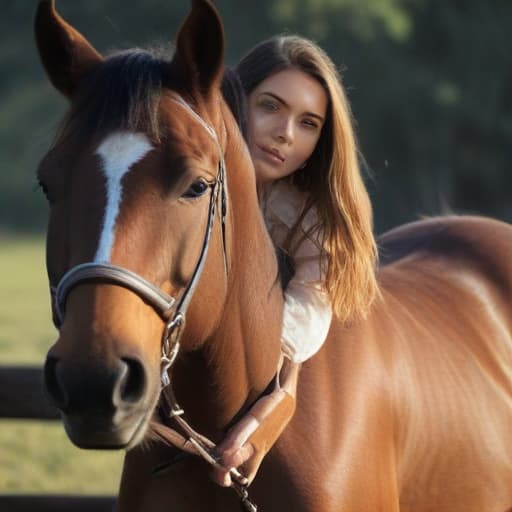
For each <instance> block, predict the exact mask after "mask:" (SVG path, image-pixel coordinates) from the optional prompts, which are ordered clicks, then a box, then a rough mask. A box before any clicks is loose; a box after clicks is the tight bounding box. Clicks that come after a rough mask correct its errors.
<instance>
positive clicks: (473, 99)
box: [0, 0, 512, 492]
mask: <svg viewBox="0 0 512 512" xmlns="http://www.w3.org/2000/svg"><path fill="white" fill-rule="evenodd" d="M215 3H216V5H217V7H218V9H219V11H220V12H221V15H222V17H223V19H224V23H225V31H226V36H227V62H228V64H234V63H235V62H236V61H237V60H238V59H239V58H240V57H241V56H242V55H243V54H244V53H245V52H246V51H247V50H248V49H249V48H251V47H252V46H253V45H254V44H255V43H257V42H259V41H260V40H262V39H263V38H266V37H268V36H271V35H274V34H276V33H281V32H287V33H299V34H301V35H304V36H307V37H310V38H312V39H314V40H316V41H317V42H318V43H319V44H320V45H321V46H323V47H324V48H325V49H326V50H327V52H328V53H329V54H330V56H331V57H332V58H333V60H334V61H335V63H336V64H337V65H338V67H339V69H340V71H341V73H342V76H343V81H344V84H345V87H346V88H347V90H348V93H349V98H350V101H351V104H352V107H353V112H354V117H355V120H356V123H357V132H358V136H359V141H360V147H361V151H362V154H363V155H364V158H365V161H366V167H367V173H366V174H367V184H368V188H369V191H370V194H371V197H372V201H373V205H374V209H375V226H376V232H377V233H381V232H382V231H384V230H386V229H388V228H390V227H393V226H395V225H397V224H399V223H403V222H407V221H411V220H414V219H417V218H418V217H420V216H422V215H432V214H440V213H449V212H456V213H480V214H485V215H491V216H494V217H498V218H501V219H504V220H508V221H512V201H511V199H510V193H511V190H512V175H511V174H510V173H509V172H508V168H509V164H510V162H511V161H512V145H511V141H512V57H511V55H512V29H511V27H512V2H511V1H510V0H485V1H482V0H448V1H447V0H217V1H216V2H215ZM36 4H37V1H36V0H23V1H20V0H2V16H1V17H0V34H1V36H0V37H1V44H0V66H1V72H0V282H1V283H2V284H1V285H0V304H1V307H0V364H15V363H19V362H22V363H32V364H41V362H42V361H43V357H44V354H45V352H46V350H47V348H48V346H49V345H50V343H51V341H52V339H53V338H54V336H55V333H54V331H53V328H52V326H51V324H50V315H49V300H48V296H47V290H46V277H45V270H44V242H43V236H44V229H45V223H46V205H45V201H44V199H43V197H42V194H41V193H40V192H39V191H38V189H37V187H36V180H35V169H36V166H37V163H38V161H39V159H40V158H41V156H42V155H43V154H44V152H45V150H46V148H47V147H48V145H49V143H50V141H51V138H52V135H53V133H54V130H55V128H56V126H57V124H58V122H59V119H60V118H61V116H62V114H63V112H64V110H65V107H66V104H65V101H64V100H63V99H61V98H60V97H59V96H58V94H57V93H56V92H55V91H54V90H52V88H51V86H50V85H49V83H48V81H47V79H46V77H45V75H44V73H43V70H42V67H41V65H40V63H39V60H38V57H37V52H36V49H35V47H34V42H33V35H32V19H33V14H34V10H35V7H36ZM57 5H58V8H59V11H60V12H61V14H62V15H63V16H64V17H65V18H67V19H68V20H69V21H70V22H71V23H72V24H73V25H74V26H75V27H76V28H78V30H80V31H81V32H82V33H83V34H84V35H86V37H87V38H88V39H89V40H90V41H91V42H92V43H93V44H94V45H95V46H96V48H98V49H99V50H101V51H102V52H108V51H110V50H112V49H117V48H126V47H132V46H147V45H153V44H161V43H165V44H167V43H169V42H170V41H172V40H173V37H174V34H175V33H176V29H177V27H178V26H179V24H180V22H181V21H182V20H183V17H184V16H185V14H186V13H187V11H188V8H189V2H188V1H186V0H133V1H132V2H129V3H128V2H126V1H125V0H88V1H87V2H76V1H75V2H73V1H70V0H60V1H57ZM20 436H21V437H20ZM73 450H75V449H73V448H71V446H70V445H69V442H68V441H67V439H66V438H65V436H64V435H63V433H62V427H60V425H54V426H49V427H47V426H40V425H32V424H27V423H21V422H8V421H5V420H4V421H3V422H1V423H0V491H5V490H11V491H18V490H24V489H25V490H26V489H29V488H30V489H31V490H44V491H48V490H50V491H55V490H69V489H72V490H86V491H88V492H115V488H116V485H117V481H118V476H119V464H120V457H119V456H118V455H105V454H101V455H99V454H90V453H89V454H84V455H82V454H81V455H80V457H89V458H88V459H87V461H88V462H80V463H78V464H77V458H76V457H78V455H77V454H76V452H77V451H76V450H75V451H73ZM101 457H104V458H101ZM80 460H81V461H85V460H86V459H80ZM25 462H26V466H27V467H32V468H33V472H29V470H28V469H27V467H24V464H25ZM80 468H85V469H83V470H82V469H80ZM30 471H32V470H30ZM77 471H78V472H77ZM80 471H82V472H80ZM20 475H21V476H20ZM48 475H52V478H49V476H48Z"/></svg>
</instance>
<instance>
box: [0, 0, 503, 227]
mask: <svg viewBox="0 0 512 512" xmlns="http://www.w3.org/2000/svg"><path fill="white" fill-rule="evenodd" d="M57 3H58V7H59V9H60V11H61V12H62V14H63V15H64V16H65V17H66V18H67V19H69V20H70V21H71V22H72V23H73V24H74V25H75V26H76V27H77V28H78V29H79V30H80V31H82V32H83V33H84V34H85V35H86V36H87V37H88V38H89V39H90V40H91V41H92V42H93V43H94V45H95V46H96V47H97V48H99V49H100V50H101V51H103V52H105V51H108V50H109V49H111V48H112V47H113V46H121V47H129V46H134V45H139V46H144V45H148V44H152V43H156V44H160V43H166V44H167V43H169V42H170V41H171V39H172V37H173V36H174V34H175V32H176V29H177V27H178V26H179V24H180V22H181V21H182V19H183V17H184V15H185V14H186V12H187V9H188V6H187V2H176V1H175V2H171V1H170V0H165V1H164V0H138V2H137V3H136V5H134V4H130V6H127V5H126V3H125V2H122V1H121V0H90V1H89V2H86V3H83V2H64V1H58V2H57ZM216 4H217V6H218V8H219V10H220V12H221V14H222V16H223V19H224V22H225V27H226V35H227V60H228V62H229V63H233V62H235V61H236V60H237V59H238V58H239V57H240V56H241V55H242V54H243V53H244V52H245V51H246V50H248V49H249V48H250V47H251V46H252V45H253V44H255V43H256V42H258V41H259V40H261V39H262V38H264V37H268V36H270V35H272V34H275V33H277V32H284V31H286V32H298V33H301V34H303V35H306V36H309V37H311V38H313V39H315V40H317V41H318V42H319V43H320V44H321V45H322V46H324V47H325V49H326V50H327V51H328V53H329V54H330V55H331V56H332V57H333V59H334V61H335V62H336V63H337V65H338V66H339V67H340V69H341V70H342V74H343V79H344V82H345V85H346V87H347V88H348V90H349V95H350V99H351V102H352V105H353V111H354V117H355V119H356V121H357V127H358V133H359V137H360V143H361V149H362V153H363V154H364V155H365V158H366V162H367V163H368V166H369V171H370V173H369V174H370V176H371V178H370V179H369V181H368V184H369V187H370V191H371V193H372V197H373V201H374V205H375V211H376V225H377V229H378V231H381V230H382V229H384V228H387V227H390V226H392V225H395V224H397V223H399V222H404V221H408V220H412V219H414V218H415V217H417V216H418V215H419V214H435V213H443V212H445V211H447V210H455V211H475V212H480V213H484V214H489V215H494V216H498V217H501V218H504V219H508V220H511V219H512V206H511V203H510V201H509V199H508V197H507V191H508V190H510V180H511V179H512V178H509V173H507V167H508V163H509V161H510V157H511V156H512V155H511V151H512V150H511V145H510V144H509V141H510V138H511V135H512V101H511V100H510V95H509V94H508V92H509V90H510V88H511V87H510V86H511V84H512V70H511V66H510V58H509V49H510V48H511V47H512V44H511V43H512V40H511V39H512V32H511V31H510V30H509V25H510V22H511V20H512V3H511V2H509V1H507V0H491V1H489V2H482V1H480V0H465V1H464V2H462V1H460V0H457V1H453V2H443V1H442V0H364V1H361V0H273V1H270V0H260V1H259V2H254V1H252V0H237V1H235V0H217V2H216ZM3 8H4V13H5V15H4V16H3V17H2V18H1V19H0V29H1V30H2V34H3V41H4V44H3V45H2V46H1V47H0V64H1V65H2V69H3V70H4V72H3V73H2V74H1V75H0V93H1V95H0V98H1V100H0V101H1V103H0V141H1V143H0V194H1V196H0V227H3V228H4V229H7V228H8V229H15V228H23V229H32V230H41V229H42V228H43V226H44V217H45V214H44V212H45V206H44V201H43V200H42V198H41V197H40V194H38V193H37V192H35V191H34V189H35V180H34V170H35V167H36V165H37V161H38V160H39V158H40V157H41V155H42V154H43V153H44V150H45V148H46V147H47V146H48V144H49V142H50V140H51V136H52V133H53V131H54V128H55V126H56V125H57V122H58V119H59V118H60V116H61V114H62V112H63V110H64V107H65V102H64V101H63V100H62V99H60V98H58V96H57V94H56V93H55V92H54V91H52V89H51V87H50V86H49V84H48V83H47V80H46V78H45V76H44V74H43V72H42V70H41V66H40V64H39V63H38V59H37V55H36V51H35V48H34V44H33V37H32V32H31V31H32V27H31V20H32V16H33V12H32V11H33V9H34V2H17V1H15V0H6V1H5V2H4V5H3Z"/></svg>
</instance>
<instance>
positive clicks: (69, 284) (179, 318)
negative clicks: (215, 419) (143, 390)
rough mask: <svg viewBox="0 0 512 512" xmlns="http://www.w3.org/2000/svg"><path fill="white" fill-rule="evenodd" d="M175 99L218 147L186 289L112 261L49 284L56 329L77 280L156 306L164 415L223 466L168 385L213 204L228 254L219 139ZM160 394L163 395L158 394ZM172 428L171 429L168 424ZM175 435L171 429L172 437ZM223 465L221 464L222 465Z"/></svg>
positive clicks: (241, 484)
mask: <svg viewBox="0 0 512 512" xmlns="http://www.w3.org/2000/svg"><path fill="white" fill-rule="evenodd" d="M173 101H175V102H176V103H178V104H179V105H180V106H182V107H183V108H185V110H187V112H189V114H191V115H192V117H194V119H195V120H196V121H197V122H198V123H199V124H200V125H201V126H202V127H203V128H204V129H205V130H206V131H207V132H208V134H209V135H210V136H211V137H212V139H213V140H214V142H215V144H216V145H217V149H218V152H219V166H218V171H217V177H216V180H215V183H214V184H212V185H211V186H210V188H211V193H210V203H209V207H208V220H207V226H206V232H205V236H204V240H203V245H202V248H201V252H200V254H199V259H198V262H197V264H196V267H195V269H194V273H193V274H192V278H191V279H190V281H189V283H188V285H187V287H186V288H185V291H184V292H183V294H182V295H181V298H180V299H179V300H178V299H176V298H175V297H173V296H171V295H169V294H167V293H165V292H164V291H163V290H161V289H160V288H158V287H157V286H155V285H154V284H153V283H151V282H149V281H148V280H146V279H144V278H143V277H142V276H140V275H139V274H137V273H135V272H133V271H131V270H129V269H126V268H124V267H120V266H117V265H112V264H111V263H96V262H88V263H82V264H79V265H76V266H74V267H72V268H71V269H70V270H68V271H67V272H66V273H65V274H64V276H63V277H62V278H61V279H60V281H59V283H58V284H57V286H56V287H53V286H50V292H51V295H52V300H53V305H54V309H55V313H56V327H57V329H60V327H61V325H62V323H63V321H64V314H65V306H66V300H67V297H68V295H69V292H70V291H71V289H72V288H74V287H75V286H77V285H78V284H80V283H84V282H89V281H106V282H110V283H114V284H117V285H120V286H122V287H124V288H127V289H129V290H130V291H132V292H134V293H135V294H137V295H138V296H139V297H141V298H142V299H144V300H145V301H146V302H148V303H149V304H150V305H151V306H152V307H153V308H154V309H155V311H157V312H158V314H159V315H160V316H161V317H162V318H163V319H164V320H165V321H166V325H165V328H164V331H163V335H162V345H161V346H162V356H161V360H160V363H161V375H160V379H161V383H162V388H161V391H163V390H164V389H165V388H167V387H168V386H169V390H168V392H169V394H170V396H169V398H168V400H167V403H166V404H165V409H166V411H165V412H166V416H167V417H168V418H170V419H174V420H175V421H176V422H177V423H178V425H179V426H180V427H181V428H182V430H183V431H184V432H185V434H186V436H187V437H188V440H187V441H188V442H189V443H190V444H191V445H192V446H193V449H194V452H195V454H196V455H199V456H201V457H202V458H203V459H205V460H206V461H207V462H208V463H209V464H211V465H213V466H217V467H220V468H222V466H220V465H219V462H218V460H217V459H216V458H215V456H214V455H213V449H214V448H215V444H214V443H212V442H211V441H210V440H208V439H207V438H205V437H204V436H202V435H200V434H199V433H197V432H196V431H195V430H194V429H193V428H192V427H191V426H190V425H189V424H188V423H187V422H186V421H185V420H184V419H183V418H181V415H182V414H183V410H182V409H181V408H180V407H179V405H178V404H177V402H176V399H175V397H174V393H173V390H172V386H170V384H171V379H170V376H169V373H170V370H171V367H172V365H173V363H174V361H175V360H176V357H177V355H178V353H179V350H180V342H179V340H180V337H181V333H182V332H183V328H184V326H185V320H186V312H187V308H188V306H189V303H190V300H191V299H192V296H193V294H194V292H195V290H196V288H197V284H198V282H199V279H200V277H201V274H202V272H203V269H204V265H205V262H206V256H207V254H208V249H209V245H210V238H211V232H212V228H213V222H214V219H215V209H216V206H217V205H218V208H219V219H220V223H221V228H222V243H223V254H224V267H225V272H226V273H227V269H228V265H227V254H226V209H227V193H226V182H225V167H226V166H225V160H224V152H223V150H222V146H221V144H220V141H219V138H218V137H217V133H216V132H215V130H214V129H213V128H212V127H211V126H210V125H209V124H208V123H207V122H206V121H205V120H204V119H203V118H202V117H201V116H200V115H199V114H198V113H197V112H196V111H195V110H193V109H192V107H191V106H190V105H189V104H188V103H187V102H186V101H185V100H184V99H183V98H182V97H181V96H176V97H175V98H173ZM161 396H163V394H162V395H161ZM169 430H171V429H169ZM173 434H176V435H177V436H179V434H177V433H176V432H174V431H171V435H170V436H169V437H170V438H172V437H173ZM222 469H224V468H222ZM231 475H232V477H233V484H232V487H233V489H234V490H235V491H236V493H237V494H238V496H239V497H240V499H241V502H242V505H243V507H244V508H245V510H247V511H250V512H255V511H256V510H257V509H256V506H255V505H254V504H253V503H251V502H250V501H249V499H248V493H247V485H248V483H247V479H246V478H244V477H243V475H241V474H240V473H239V472H238V471H237V470H236V469H234V470H231Z"/></svg>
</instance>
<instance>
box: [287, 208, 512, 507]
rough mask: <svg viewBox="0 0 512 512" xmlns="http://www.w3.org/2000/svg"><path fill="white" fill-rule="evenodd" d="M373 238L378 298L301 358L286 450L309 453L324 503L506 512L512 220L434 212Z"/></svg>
mask: <svg viewBox="0 0 512 512" xmlns="http://www.w3.org/2000/svg"><path fill="white" fill-rule="evenodd" d="M379 245H380V248H381V252H382V254H383V257H382V265H381V268H380V269H379V279H380V283H381V290H382V299H381V300H379V301H377V303H376V304H375V306H374V308H373V311H372V313H371V315H370V316H369V318H368V319H366V320H365V321H362V322H358V323H355V324H354V325H352V326H350V327H344V326H342V325H339V324H337V323H333V325H332V328H331V332H330V335H329V339H328V340H327V342H326V344H325V346H324V349H323V350H322V351H321V352H320V353H319V354H318V355H317V356H315V358H313V360H311V361H310V362H309V363H308V364H306V365H305V366H304V369H303V372H302V376H301V388H300V389H299V405H298V410H297V413H296V418H295V421H294V423H293V424H292V427H291V429H290V432H289V433H288V435H287V436H284V440H283V443H284V444H285V446H286V451H287V452H288V453H289V452H290V451H293V449H292V448H291V447H290V445H296V444H297V443H303V444H304V443H305V444H306V445H307V446H308V448H309V449H311V450H313V451H312V453H313V454H314V455H313V456H312V457H311V460H310V468H311V472H310V474H309V476H308V478H310V479H311V480H312V481H314V482H316V484H313V483H311V484H310V489H311V492H312V494H311V496H313V497H314V496H317V499H318V500H319V503H320V502H321V498H319V496H320V495H321V494H322V492H321V491H320V490H319V489H323V490H324V495H328V496H329V499H328V501H329V503H330V504H332V507H331V505H326V506H325V507H323V508H322V506H320V505H319V506H318V508H317V510H319V511H320V510H322V511H324V510H325V511H328V510H337V508H336V507H339V506H345V507H352V508H348V509H349V510H358V511H360V510H385V511H391V510H401V511H406V510H411V511H412V510H414V511H415V512H423V511H431V510H432V511H433V510H436V511H437V512H445V511H446V512H448V511H450V512H456V511H462V510H463V511H464V512H473V511H474V512H477V511H478V512H481V511H483V510H485V511H494V510H496V512H498V511H505V510H508V509H509V508H511V507H512V450H511V449H510V447H511V446H512V429H511V425H512V335H511V330H512V327H511V325H512V323H511V316H512V315H511V309H510V304H511V299H512V227H511V226H509V225H507V224H505V223H501V222H498V221H492V220H488V219H482V218H476V217H460V218H459V217H450V218H436V219H429V220H427V221H422V222H417V223H413V224H410V225H406V226H404V227H402V228H398V229H396V230H393V231H391V232H390V233H388V234H385V235H384V236H383V237H382V238H381V239H380V244H379ZM312 432H314V434H315V435H314V436H312V435H311V433H312ZM326 475H328V478H326ZM314 485H317V486H318V489H317V490H316V491H314V490H313V489H314ZM311 499H312V500H314V498H311ZM323 500H324V502H325V500H326V498H325V496H324V497H323Z"/></svg>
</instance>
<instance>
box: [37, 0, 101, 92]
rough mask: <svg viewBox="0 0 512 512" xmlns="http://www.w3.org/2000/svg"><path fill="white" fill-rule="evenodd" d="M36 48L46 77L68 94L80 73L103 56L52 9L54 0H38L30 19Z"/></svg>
mask: <svg viewBox="0 0 512 512" xmlns="http://www.w3.org/2000/svg"><path fill="white" fill-rule="evenodd" d="M34 30H35V36H36V43H37V48H38V50H39V55H40V56H41V61H42V63H43V65H44V67H45V69H46V73H47V74H48V78H49V79H50V81H51V83H52V84H53V85H54V87H55V88H56V89H57V90H59V91H60V92H61V93H62V94H64V95H65V96H68V97H70V96H72V95H73V93H74V92H75V89H76V87H77V85H78V82H79V81H80V78H81V77H82V76H83V74H84V73H85V72H86V71H88V70H90V69H92V67H94V66H96V65H97V64H99V63H100V62H102V61H103V57H102V56H101V55H100V54H99V53H98V52H97V51H96V50H95V49H94V48H93V47H92V46H91V45H90V44H89V42H88V41H87V40H86V39H85V38H84V37H83V36H82V35H81V34H80V33H79V32H78V31H76V30H75V29H74V28H73V27H72V26H71V25H69V24H68V23H66V21H64V20H63V19H62V18H61V17H60V16H59V14H58V13H57V11H56V10H55V0H40V1H39V5H38V7H37V12H36V16H35V20H34Z"/></svg>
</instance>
